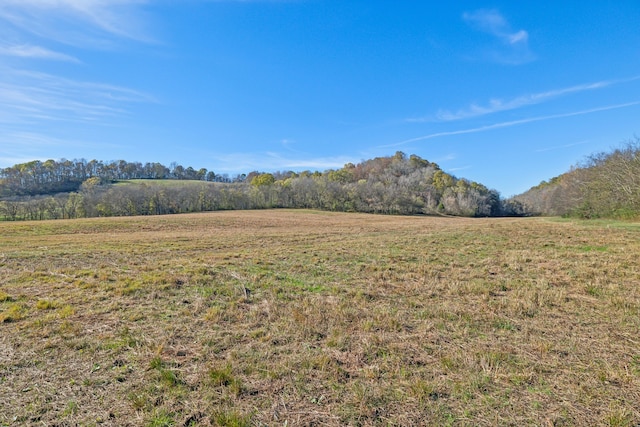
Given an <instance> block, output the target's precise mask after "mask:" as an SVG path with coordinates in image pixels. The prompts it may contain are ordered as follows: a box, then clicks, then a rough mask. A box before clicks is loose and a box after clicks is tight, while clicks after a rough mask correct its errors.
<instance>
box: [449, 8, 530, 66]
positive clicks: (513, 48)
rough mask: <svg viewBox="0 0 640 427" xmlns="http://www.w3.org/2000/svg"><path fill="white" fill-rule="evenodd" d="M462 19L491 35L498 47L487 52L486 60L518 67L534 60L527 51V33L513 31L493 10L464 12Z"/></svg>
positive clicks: (500, 15) (528, 50) (498, 13)
mask: <svg viewBox="0 0 640 427" xmlns="http://www.w3.org/2000/svg"><path fill="white" fill-rule="evenodd" d="M462 19H463V20H464V21H465V22H466V23H467V24H468V25H469V26H470V27H472V28H474V29H476V30H478V31H481V32H483V33H487V34H490V35H492V36H493V37H494V38H495V39H496V40H497V41H498V42H499V47H495V46H494V47H492V48H491V49H490V50H489V51H488V54H487V56H488V58H489V59H491V60H494V61H496V62H500V63H503V64H511V65H519V64H523V63H526V62H530V61H532V60H534V59H535V55H533V53H532V52H531V50H530V49H529V33H528V32H527V31H525V30H517V31H516V30H513V29H512V27H511V24H509V22H508V21H507V20H506V19H505V18H504V16H502V14H500V12H498V11H497V10H495V9H492V10H486V9H481V10H476V11H473V12H465V13H464V14H463V15H462Z"/></svg>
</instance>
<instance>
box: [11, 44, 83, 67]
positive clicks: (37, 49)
mask: <svg viewBox="0 0 640 427" xmlns="http://www.w3.org/2000/svg"><path fill="white" fill-rule="evenodd" d="M0 55H2V56H14V57H18V58H30V59H51V60H55V61H68V62H75V63H79V62H80V61H79V60H78V59H77V58H74V57H73V56H71V55H66V54H64V53H60V52H55V51H53V50H49V49H46V48H44V47H41V46H33V45H29V44H20V45H8V46H0Z"/></svg>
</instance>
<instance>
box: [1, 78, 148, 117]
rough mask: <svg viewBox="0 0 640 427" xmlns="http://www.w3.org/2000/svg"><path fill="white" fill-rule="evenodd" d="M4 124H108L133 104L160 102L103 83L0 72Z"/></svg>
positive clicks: (124, 88)
mask: <svg viewBox="0 0 640 427" xmlns="http://www.w3.org/2000/svg"><path fill="white" fill-rule="evenodd" d="M0 71H2V72H3V74H4V79H3V81H0V123H13V124H19V123H23V124H25V123H33V122H41V121H43V120H47V121H51V120H55V121H80V122H93V123H105V120H106V119H107V118H109V117H114V116H120V115H124V114H127V113H128V110H127V108H128V107H127V105H128V104H132V103H141V102H143V103H150V102H156V101H155V100H154V98H153V97H151V96H150V95H147V94H145V93H142V92H139V91H136V90H133V89H129V88H126V87H119V86H115V85H108V84H102V83H93V82H83V81H75V80H70V79H66V78H63V77H58V76H54V75H51V74H46V73H41V72H35V71H25V70H14V69H10V68H5V69H0Z"/></svg>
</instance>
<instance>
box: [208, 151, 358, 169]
mask: <svg viewBox="0 0 640 427" xmlns="http://www.w3.org/2000/svg"><path fill="white" fill-rule="evenodd" d="M215 160H216V161H217V162H218V165H217V166H216V167H214V169H215V170H216V171H219V172H222V173H246V172H248V171H253V170H260V171H279V170H293V171H303V170H311V171H316V170H319V171H324V170H327V169H338V168H342V167H343V166H344V165H345V164H346V163H350V162H352V163H353V162H356V160H355V159H354V158H352V157H348V156H336V157H317V158H313V157H312V158H302V157H298V158H289V157H286V156H283V155H282V154H280V153H276V152H271V151H270V152H266V153H232V154H228V155H223V156H220V155H218V156H215Z"/></svg>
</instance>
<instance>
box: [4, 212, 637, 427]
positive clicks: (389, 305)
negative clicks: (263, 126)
mask: <svg viewBox="0 0 640 427" xmlns="http://www.w3.org/2000/svg"><path fill="white" fill-rule="evenodd" d="M0 236H1V237H0V425H11V426H13V425H38V426H40V425H50V426H53V425H58V426H63V425H118V426H126V425H131V426H209V425H220V426H262V425H269V426H271V425H272V426H284V425H288V426H294V425H295V426H297V425H323V426H325V425H326V426H340V425H354V426H355V425H359V426H368V425H397V426H411V425H469V426H478V425H479V426H482V425H500V426H503V425H514V426H523V425H532V426H533V425H536V426H571V425H584V426H593V425H603V426H628V427H633V426H637V425H638V423H640V261H639V260H640V227H637V226H631V225H626V226H617V225H616V224H610V223H603V222H600V223H587V222H569V221H551V220H545V219H461V218H429V217H394V216H371V215H360V214H337V213H321V212H310V211H243V212H216V213H207V214H197V215H179V216H157V217H132V218H109V219H87V220H84V219H83V220H72V221H66V220H64V221H63V220H60V221H40V222H16V223H8V222H5V223H0Z"/></svg>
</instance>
